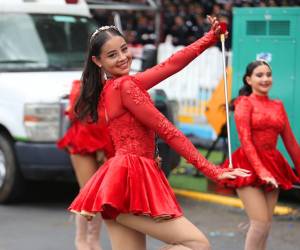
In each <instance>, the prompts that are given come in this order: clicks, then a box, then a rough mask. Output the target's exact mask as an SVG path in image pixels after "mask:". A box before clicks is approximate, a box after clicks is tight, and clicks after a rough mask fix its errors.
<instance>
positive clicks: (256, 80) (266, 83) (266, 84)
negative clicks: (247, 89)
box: [246, 64, 272, 95]
mask: <svg viewBox="0 0 300 250" xmlns="http://www.w3.org/2000/svg"><path fill="white" fill-rule="evenodd" d="M246 81H247V83H248V84H249V85H250V86H251V88H252V92H253V93H254V94H256V95H268V93H269V91H270V89H271V87H272V71H271V69H270V68H269V67H268V66H267V65H265V64H262V65H259V66H257V67H256V68H255V69H254V70H253V72H252V74H251V75H250V76H247V77H246Z"/></svg>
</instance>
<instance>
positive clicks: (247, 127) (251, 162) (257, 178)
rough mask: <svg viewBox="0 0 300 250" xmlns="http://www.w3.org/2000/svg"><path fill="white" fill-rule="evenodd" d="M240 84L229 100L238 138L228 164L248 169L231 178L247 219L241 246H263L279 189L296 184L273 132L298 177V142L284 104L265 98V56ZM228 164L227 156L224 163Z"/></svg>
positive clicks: (268, 73)
mask: <svg viewBox="0 0 300 250" xmlns="http://www.w3.org/2000/svg"><path fill="white" fill-rule="evenodd" d="M243 82H244V86H243V87H242V88H241V89H240V91H239V95H240V96H239V97H238V98H237V99H236V100H235V101H234V118H235V122H236V127H237V131H238V135H239V139H240V142H241V146H240V148H238V149H237V150H236V151H235V152H234V153H233V155H232V164H233V166H243V168H245V169H248V170H249V171H251V175H250V176H249V177H246V178H239V177H238V178H236V179H235V180H230V181H229V182H228V183H227V185H228V186H231V187H235V188H237V193H238V195H239V197H240V198H241V200H242V202H243V204H244V207H245V210H246V213H247V215H248V217H249V220H250V227H249V229H248V233H247V237H246V243H245V250H265V249H266V244H267V238H268V234H269V231H270V227H271V221H272V216H273V210H274V207H275V205H276V203H277V199H278V194H279V188H282V189H285V190H287V189H291V188H292V184H293V183H299V182H300V178H299V177H297V176H296V175H295V174H294V172H293V170H292V169H291V167H290V166H289V164H288V162H287V161H286V159H285V158H284V157H283V156H282V155H281V153H280V152H279V151H278V150H277V149H276V144H277V140H278V136H279V135H280V136H281V137H282V139H283V142H284V145H285V147H286V149H287V151H288V153H289V155H290V156H291V158H292V160H293V163H294V165H295V167H296V170H297V173H298V176H300V147H299V144H298V143H297V141H296V139H295V137H294V135H293V132H292V130H291V127H290V124H289V121H288V116H287V114H286V111H285V109H284V106H283V103H282V102H281V101H279V100H272V99H270V98H269V96H268V95H269V91H270V89H271V86H272V70H271V67H270V65H269V64H268V63H267V62H265V61H254V62H252V63H250V64H249V65H248V66H247V68H246V73H245V75H244V77H243ZM227 165H228V161H227V162H225V163H224V166H227Z"/></svg>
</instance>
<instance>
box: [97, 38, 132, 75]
mask: <svg viewBox="0 0 300 250" xmlns="http://www.w3.org/2000/svg"><path fill="white" fill-rule="evenodd" d="M92 60H93V62H94V63H95V64H97V65H98V66H99V67H102V69H103V70H104V72H105V73H106V74H107V76H109V77H113V78H116V77H120V76H123V75H128V74H129V71H130V66H131V62H132V55H131V53H130V52H129V50H128V46H127V43H126V41H125V40H124V38H123V37H121V36H111V37H110V38H109V39H108V40H107V41H106V42H105V43H104V44H103V46H102V48H101V51H100V55H99V56H98V57H96V56H93V57H92Z"/></svg>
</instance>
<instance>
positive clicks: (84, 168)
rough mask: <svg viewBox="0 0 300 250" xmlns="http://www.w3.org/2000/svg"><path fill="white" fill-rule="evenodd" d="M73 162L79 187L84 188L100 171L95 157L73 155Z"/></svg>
mask: <svg viewBox="0 0 300 250" xmlns="http://www.w3.org/2000/svg"><path fill="white" fill-rule="evenodd" d="M71 161H72V165H73V168H74V171H75V174H76V178H77V181H78V183H79V187H80V188H82V187H83V186H84V185H85V183H86V182H87V181H88V180H89V179H90V178H91V177H92V175H93V174H94V173H95V172H96V171H97V169H98V164H97V162H96V159H95V156H93V155H79V154H76V155H75V154H73V155H71Z"/></svg>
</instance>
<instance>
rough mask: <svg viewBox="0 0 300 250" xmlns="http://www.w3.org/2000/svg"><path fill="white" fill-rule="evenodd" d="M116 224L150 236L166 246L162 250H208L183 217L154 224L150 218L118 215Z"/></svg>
mask: <svg viewBox="0 0 300 250" xmlns="http://www.w3.org/2000/svg"><path fill="white" fill-rule="evenodd" d="M117 222H118V223H119V224H121V225H123V226H125V227H128V228H131V229H133V230H136V231H138V232H140V233H142V234H144V235H149V236H152V237H153V238H156V239H158V240H161V241H163V242H165V243H167V244H169V245H168V246H166V247H165V248H163V249H170V250H171V249H172V250H175V249H176V250H209V249H211V248H210V245H209V242H208V240H207V238H206V237H205V236H204V234H203V233H202V232H201V231H200V230H199V229H198V228H197V227H196V226H194V225H193V224H192V223H191V222H190V221H188V220H187V219H186V218H185V217H180V218H177V219H173V220H165V221H161V222H156V221H155V220H153V219H152V218H150V217H146V216H135V215H132V214H120V215H119V216H118V217H117Z"/></svg>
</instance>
